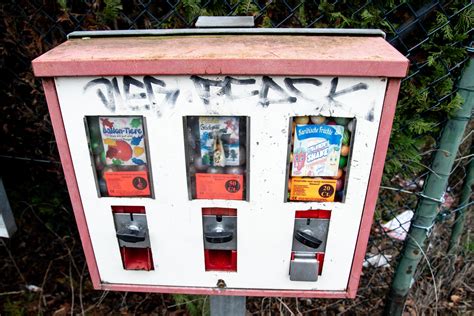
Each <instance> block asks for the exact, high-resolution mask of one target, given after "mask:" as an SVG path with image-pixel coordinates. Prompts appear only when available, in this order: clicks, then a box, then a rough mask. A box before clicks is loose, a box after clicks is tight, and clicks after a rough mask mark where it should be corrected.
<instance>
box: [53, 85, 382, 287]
mask: <svg viewBox="0 0 474 316" xmlns="http://www.w3.org/2000/svg"><path fill="white" fill-rule="evenodd" d="M134 78H135V79H137V80H142V79H143V77H134ZM156 78H158V79H160V80H162V81H164V82H165V83H166V88H167V89H168V88H169V89H179V91H180V94H179V97H178V98H177V100H176V103H175V104H174V105H173V104H163V103H162V101H163V100H164V95H163V94H156V95H155V96H156V101H157V105H156V106H155V105H152V106H151V109H150V110H147V109H146V108H145V106H144V104H145V103H147V102H148V101H147V99H145V100H137V99H135V100H131V101H130V100H129V101H127V100H125V99H123V98H119V99H120V101H117V102H116V110H115V112H112V111H111V110H110V109H108V108H107V107H105V106H104V103H103V102H102V101H101V100H100V98H99V97H98V96H97V89H98V88H100V87H103V85H96V86H95V87H89V88H88V89H86V90H84V87H85V86H86V85H87V83H88V82H90V81H91V80H92V79H96V78H86V77H79V78H57V79H56V86H57V91H58V97H59V101H60V105H61V111H62V115H63V119H64V125H65V129H66V133H67V137H68V142H69V146H70V150H71V156H72V159H73V163H74V169H75V172H76V177H77V182H78V186H79V190H80V194H81V198H82V201H83V206H84V211H85V216H86V219H87V223H88V226H89V232H90V235H91V240H92V245H93V248H94V253H95V256H96V261H97V265H98V269H99V273H100V276H101V279H102V282H108V283H122V284H141V285H165V286H198V287H215V285H216V283H217V280H218V279H223V280H225V282H226V284H227V286H228V287H229V288H240V289H252V288H254V289H295V290H296V289H301V290H334V291H340V290H345V289H346V286H347V282H348V278H349V273H350V268H351V264H352V258H353V255H354V250H355V243H356V240H357V235H358V230H359V223H360V220H361V215H362V209H363V203H364V199H365V194H366V191H367V184H368V180H369V173H370V167H371V164H372V157H373V152H374V148H375V141H376V137H377V130H378V128H379V121H380V116H381V111H382V103H383V97H384V94H385V89H386V82H387V81H386V79H385V78H340V79H339V83H338V87H337V91H340V90H342V89H345V88H348V87H351V86H354V85H356V84H358V83H361V82H362V83H365V84H366V85H367V89H363V90H359V91H355V92H351V93H348V94H344V95H340V96H338V97H336V98H335V100H336V101H337V102H333V101H330V100H329V99H328V98H327V97H326V96H327V95H328V93H329V91H330V86H331V85H330V83H331V79H333V78H331V77H319V78H317V79H318V80H320V81H321V82H322V84H321V86H318V87H315V86H313V85H309V84H306V85H298V86H297V87H298V89H300V90H301V91H302V92H303V93H304V94H305V95H306V96H309V98H310V99H311V100H308V98H303V97H298V98H297V101H296V102H295V103H280V104H270V105H269V106H268V107H263V106H262V105H259V103H258V102H259V96H258V95H255V96H248V94H249V91H251V90H259V89H260V87H261V82H262V77H254V79H255V80H256V83H255V84H253V85H240V86H239V85H236V86H232V94H233V95H234V96H236V97H240V96H244V97H242V98H234V99H233V100H231V99H230V98H228V97H227V96H226V95H221V96H218V95H216V93H217V92H218V91H219V90H220V88H211V90H210V91H211V98H210V102H209V104H208V105H204V104H203V102H202V99H201V98H200V97H199V95H198V93H197V90H196V87H195V85H194V84H193V82H192V81H191V80H190V78H189V77H186V76H179V77H156ZM206 78H208V79H213V80H218V79H223V77H212V78H211V77H206ZM108 79H109V80H111V79H112V78H108ZM240 79H248V78H240ZM122 80H123V78H121V77H118V78H117V82H118V86H119V87H120V89H122ZM273 80H274V81H275V82H276V83H277V84H278V85H279V86H281V87H282V88H283V89H284V90H285V91H288V90H287V89H286V88H285V84H284V82H283V80H284V78H283V77H273ZM102 89H103V88H102ZM103 91H104V93H105V90H103ZM141 92H145V91H144V89H142V88H138V87H136V86H131V88H130V93H141ZM288 94H289V95H294V94H292V93H290V92H288ZM122 95H123V91H122ZM268 98H269V99H272V98H275V99H276V98H281V95H279V94H278V93H276V92H275V91H274V90H272V89H270V92H269V95H268ZM136 105H139V106H138V107H137V106H136ZM134 107H135V108H137V109H136V110H132V108H134ZM372 108H373V121H368V120H366V117H367V113H368V112H369V111H370V110H371V109H372ZM87 115H143V116H144V117H145V118H146V123H147V131H146V132H147V135H148V142H149V155H150V160H151V169H152V173H153V181H154V190H155V192H154V193H155V198H154V199H151V198H109V197H107V198H98V197H97V191H96V185H95V183H94V176H93V170H92V167H91V159H90V156H89V151H88V145H87V139H86V132H85V128H84V121H83V118H84V116H87ZM187 115H225V116H230V115H241V116H249V117H250V143H249V145H248V149H249V150H250V156H251V158H250V165H249V169H250V187H249V194H250V195H249V198H250V200H249V201H248V202H247V201H224V200H193V201H190V200H188V192H187V182H186V168H185V155H184V135H183V126H182V124H183V120H182V118H183V116H187ZM299 115H326V116H329V115H332V116H339V117H356V118H357V129H356V132H355V135H354V145H353V151H352V161H351V162H350V163H351V169H350V179H349V181H348V186H347V195H346V200H345V203H316V202H314V203H301V202H289V203H284V202H283V201H284V196H285V194H286V192H285V183H286V179H285V176H286V174H285V173H286V169H285V168H286V159H287V151H288V148H287V146H288V145H287V140H288V127H289V118H290V117H292V116H299ZM111 205H143V206H145V208H146V214H147V221H148V224H149V233H150V238H151V247H152V252H153V261H154V264H155V270H154V271H150V272H146V271H125V270H124V269H123V268H122V263H121V259H120V254H119V248H118V242H117V240H116V237H115V229H114V223H113V218H112V210H111ZM202 207H231V208H237V210H238V211H237V214H238V243H237V244H238V264H237V269H238V271H237V272H205V270H204V251H203V236H202V218H201V216H202V215H201V208H202ZM318 208H321V209H328V210H332V217H331V222H330V228H329V234H328V239H327V247H326V257H325V262H324V270H323V273H322V275H321V276H320V277H319V279H318V281H317V282H293V281H290V279H289V275H288V272H289V263H290V253H291V244H292V238H293V236H292V233H293V223H294V216H295V211H296V210H307V209H318Z"/></svg>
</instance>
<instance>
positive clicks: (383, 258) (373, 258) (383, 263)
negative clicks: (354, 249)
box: [363, 253, 392, 268]
mask: <svg viewBox="0 0 474 316" xmlns="http://www.w3.org/2000/svg"><path fill="white" fill-rule="evenodd" d="M391 260H392V256H391V255H383V254H380V253H379V254H378V255H373V254H371V253H368V254H366V257H365V260H364V263H363V266H364V268H367V267H369V266H370V267H375V268H380V267H382V268H387V267H390V264H389V262H390V261H391Z"/></svg>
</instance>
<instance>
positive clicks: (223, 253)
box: [204, 249, 237, 272]
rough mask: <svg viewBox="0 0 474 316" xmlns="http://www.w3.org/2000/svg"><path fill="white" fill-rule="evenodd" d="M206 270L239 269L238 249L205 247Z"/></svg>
mask: <svg viewBox="0 0 474 316" xmlns="http://www.w3.org/2000/svg"><path fill="white" fill-rule="evenodd" d="M204 260H205V266H206V271H234V272H236V271H237V251H236V250H212V249H204Z"/></svg>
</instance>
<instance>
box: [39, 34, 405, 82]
mask: <svg viewBox="0 0 474 316" xmlns="http://www.w3.org/2000/svg"><path fill="white" fill-rule="evenodd" d="M32 64H33V69H34V72H35V75H36V76H43V77H60V76H119V75H194V74H195V75H222V74H225V75H260V76H261V75H280V76H285V75H293V76H299V75H301V76H304V75H308V76H346V77H348V76H362V77H366V76H369V77H404V76H405V75H406V73H407V69H408V60H407V59H406V58H405V57H404V56H403V55H402V54H400V53H399V52H398V51H397V50H396V49H395V48H393V47H392V46H391V45H390V44H389V43H387V42H386V41H385V40H384V39H383V38H378V37H350V36H333V37H332V36H297V35H292V36H287V35H282V36H280V35H279V36H265V35H236V36H225V35H222V36H170V37H160V36H157V37H147V38H143V37H117V38H90V39H72V40H68V41H67V42H65V43H63V44H61V45H59V46H58V47H56V48H54V49H52V50H51V51H49V52H47V53H45V54H43V55H41V56H40V57H38V58H36V59H35V60H33V62H32Z"/></svg>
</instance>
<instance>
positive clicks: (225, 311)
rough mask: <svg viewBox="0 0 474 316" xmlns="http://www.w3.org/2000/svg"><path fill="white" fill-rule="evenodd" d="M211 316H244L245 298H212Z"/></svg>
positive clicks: (213, 296)
mask: <svg viewBox="0 0 474 316" xmlns="http://www.w3.org/2000/svg"><path fill="white" fill-rule="evenodd" d="M210 301H211V316H244V315H245V311H246V308H245V301H246V297H245V296H221V295H212V296H210Z"/></svg>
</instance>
